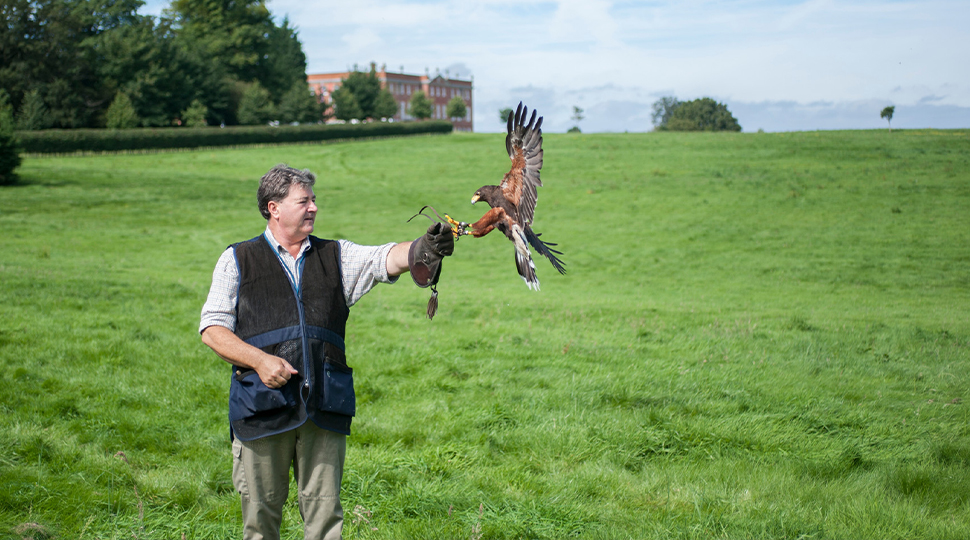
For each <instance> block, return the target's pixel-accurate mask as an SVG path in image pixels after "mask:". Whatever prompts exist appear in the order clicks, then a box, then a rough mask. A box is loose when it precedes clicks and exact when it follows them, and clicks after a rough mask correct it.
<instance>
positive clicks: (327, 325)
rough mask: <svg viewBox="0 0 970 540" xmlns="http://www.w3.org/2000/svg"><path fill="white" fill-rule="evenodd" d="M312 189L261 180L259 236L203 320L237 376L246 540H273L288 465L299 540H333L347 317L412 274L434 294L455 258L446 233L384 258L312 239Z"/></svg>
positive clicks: (235, 424)
mask: <svg viewBox="0 0 970 540" xmlns="http://www.w3.org/2000/svg"><path fill="white" fill-rule="evenodd" d="M315 180H316V177H315V176H314V175H313V173H311V172H310V171H308V170H303V171H300V170H297V169H293V168H291V167H288V166H286V165H277V166H276V167H273V168H272V169H270V171H269V172H268V173H266V175H265V176H263V178H262V180H260V184H259V189H258V191H257V200H258V206H259V210H260V212H261V213H262V215H263V217H264V218H266V220H267V225H266V230H265V232H263V234H262V235H260V236H257V237H256V238H253V239H252V240H248V241H245V242H240V243H238V244H233V245H232V246H229V248H228V249H226V251H225V252H224V253H223V254H222V256H221V257H220V258H219V262H218V263H217V264H216V268H215V271H214V272H213V276H212V287H211V289H210V291H209V296H208V298H207V300H206V303H205V306H204V307H203V309H202V321H201V324H200V328H199V332H200V333H201V335H202V341H203V343H205V344H206V345H208V346H209V347H211V348H212V350H213V351H215V352H216V354H218V355H219V356H220V357H222V359H223V360H225V361H227V362H229V363H230V364H232V365H233V376H232V379H231V382H230V390H229V421H230V426H231V433H232V435H233V437H232V438H233V449H232V451H233V473H232V477H233V485H234V486H235V487H236V490H237V491H238V492H239V494H240V498H241V500H242V515H243V528H244V529H243V530H244V533H243V534H244V538H246V539H251V540H262V539H273V540H275V539H278V538H279V531H280V524H281V521H282V515H283V504H284V503H285V502H286V498H287V495H288V491H289V470H290V465H291V464H292V465H293V474H294V476H295V478H296V482H297V485H298V487H299V504H300V514H301V515H302V516H303V521H304V537H305V538H306V539H307V540H311V539H313V540H316V539H338V538H340V534H341V530H342V527H343V510H342V508H341V505H340V481H341V478H342V475H343V466H344V455H345V452H346V436H347V435H349V434H350V424H351V419H352V417H353V415H354V413H355V406H354V391H353V371H352V369H351V368H350V367H348V366H347V362H346V359H345V356H344V343H343V338H344V328H345V324H346V321H347V316H348V314H349V308H350V306H352V305H354V303H355V302H357V301H358V300H359V299H360V298H361V297H362V296H363V295H364V294H366V293H367V292H368V291H369V290H370V289H371V288H372V287H373V286H374V285H376V284H377V283H394V282H395V281H397V276H399V275H401V274H403V273H404V272H408V271H409V270H411V269H413V270H414V272H412V278H413V279H414V280H415V283H417V284H418V285H419V286H422V287H426V286H428V285H431V284H432V283H433V282H435V281H437V275H438V273H439V272H440V268H441V266H440V265H441V259H442V258H443V257H444V256H446V255H450V254H451V253H452V251H453V250H454V239H453V238H452V235H451V229H449V228H448V227H446V226H443V225H442V224H435V225H432V226H431V227H430V228H429V229H428V232H427V234H425V235H424V236H422V237H420V238H418V239H417V240H415V241H414V242H403V243H400V244H394V243H390V244H385V245H382V246H360V245H357V244H354V243H352V242H348V241H346V240H340V241H332V240H321V239H319V238H316V237H314V236H310V233H312V232H313V225H314V221H315V219H316V216H317V206H316V203H315V201H316V198H315V196H314V193H313V184H314V182H315Z"/></svg>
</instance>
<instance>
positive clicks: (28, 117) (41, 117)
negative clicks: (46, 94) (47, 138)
mask: <svg viewBox="0 0 970 540" xmlns="http://www.w3.org/2000/svg"><path fill="white" fill-rule="evenodd" d="M49 127H51V115H50V113H49V112H48V111H47V105H46V104H45V103H44V98H43V97H42V96H41V95H40V91H39V90H37V89H36V88H35V89H33V90H31V91H29V92H27V93H26V94H24V101H23V102H22V103H21V104H20V111H19V112H18V114H17V129H24V130H34V129H47V128H49Z"/></svg>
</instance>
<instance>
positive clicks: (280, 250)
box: [263, 227, 310, 259]
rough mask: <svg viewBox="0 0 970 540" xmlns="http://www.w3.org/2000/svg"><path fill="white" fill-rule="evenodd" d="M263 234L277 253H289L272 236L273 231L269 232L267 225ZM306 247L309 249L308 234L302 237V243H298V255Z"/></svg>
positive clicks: (304, 250)
mask: <svg viewBox="0 0 970 540" xmlns="http://www.w3.org/2000/svg"><path fill="white" fill-rule="evenodd" d="M263 234H264V235H266V240H268V241H269V245H271V246H273V249H275V250H276V252H277V253H279V254H281V255H282V254H283V253H286V254H289V252H288V251H286V248H284V247H283V245H282V244H280V243H279V242H277V241H276V237H275V236H273V233H272V232H270V230H269V227H266V232H264V233H263ZM308 249H310V237H309V236H307V237H306V238H304V239H303V243H302V244H300V255H303V253H304V252H306V250H308ZM295 258H296V259H299V258H300V257H295Z"/></svg>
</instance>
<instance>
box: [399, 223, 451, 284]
mask: <svg viewBox="0 0 970 540" xmlns="http://www.w3.org/2000/svg"><path fill="white" fill-rule="evenodd" d="M454 252H455V237H454V236H453V235H452V234H451V227H449V226H448V225H447V224H445V223H435V224H434V225H432V226H430V227H428V232H427V233H425V234H424V236H421V237H420V238H417V239H415V241H414V242H412V243H411V249H410V250H409V251H408V266H409V267H410V268H411V279H413V280H414V283H415V284H416V285H417V286H418V287H422V288H424V287H430V286H431V285H434V284H436V283H438V276H439V275H441V259H442V258H444V257H447V256H448V255H451V254H452V253H454Z"/></svg>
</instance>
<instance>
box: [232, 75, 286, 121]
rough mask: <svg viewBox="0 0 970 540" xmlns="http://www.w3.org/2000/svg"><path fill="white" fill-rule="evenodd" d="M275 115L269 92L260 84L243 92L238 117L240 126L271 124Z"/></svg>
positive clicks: (255, 83) (256, 83)
mask: <svg viewBox="0 0 970 540" xmlns="http://www.w3.org/2000/svg"><path fill="white" fill-rule="evenodd" d="M275 113H276V111H275V107H273V101H272V100H271V99H270V95H269V91H268V90H266V89H265V88H263V85H261V84H259V82H254V83H252V84H250V85H249V86H247V87H246V90H245V91H244V92H243V95H242V98H241V99H240V100H239V111H238V112H237V114H236V116H237V118H238V120H239V123H240V124H243V125H249V126H252V125H257V124H265V123H266V122H269V121H270V120H272V119H273V116H274V115H275Z"/></svg>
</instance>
